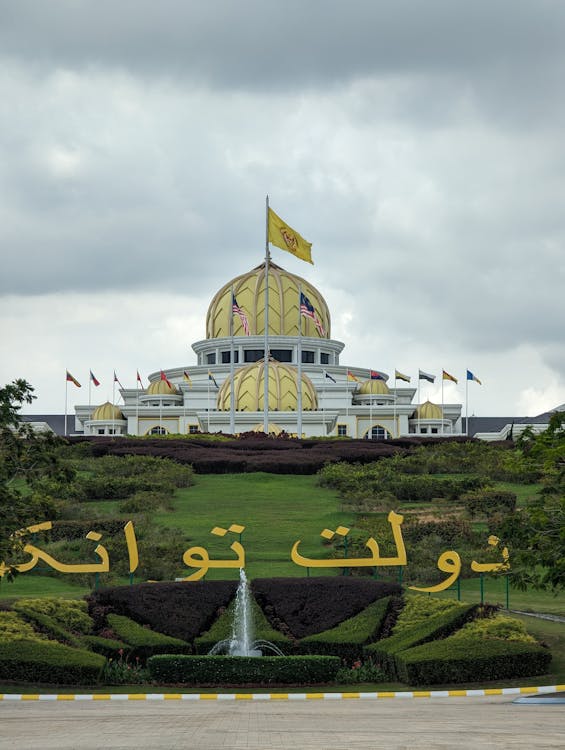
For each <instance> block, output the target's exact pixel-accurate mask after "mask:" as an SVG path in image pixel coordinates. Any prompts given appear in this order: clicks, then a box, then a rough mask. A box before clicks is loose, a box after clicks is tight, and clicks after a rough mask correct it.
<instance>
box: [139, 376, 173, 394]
mask: <svg viewBox="0 0 565 750" xmlns="http://www.w3.org/2000/svg"><path fill="white" fill-rule="evenodd" d="M145 392H146V393H147V394H148V395H149V396H177V395H178V390H177V389H176V388H175V386H174V385H173V384H172V383H168V382H167V381H166V380H161V379H159V380H154V381H153V382H152V383H149V385H148V386H147V390H146V391H145Z"/></svg>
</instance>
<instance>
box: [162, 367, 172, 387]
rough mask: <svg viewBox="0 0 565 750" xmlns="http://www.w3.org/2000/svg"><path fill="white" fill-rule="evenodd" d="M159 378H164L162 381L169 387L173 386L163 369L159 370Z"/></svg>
mask: <svg viewBox="0 0 565 750" xmlns="http://www.w3.org/2000/svg"><path fill="white" fill-rule="evenodd" d="M161 380H164V381H165V383H166V384H167V385H168V386H169V388H173V384H172V383H171V381H170V380H169V379H168V378H167V376H166V375H165V373H164V372H163V370H161Z"/></svg>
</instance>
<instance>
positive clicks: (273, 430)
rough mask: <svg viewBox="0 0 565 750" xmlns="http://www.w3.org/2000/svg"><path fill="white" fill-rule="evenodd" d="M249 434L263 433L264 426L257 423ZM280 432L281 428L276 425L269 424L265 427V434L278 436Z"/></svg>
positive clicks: (261, 423)
mask: <svg viewBox="0 0 565 750" xmlns="http://www.w3.org/2000/svg"><path fill="white" fill-rule="evenodd" d="M251 432H265V425H264V424H263V422H259V424H256V425H255V427H252V428H251ZM281 432H282V427H279V426H278V424H274V423H273V422H269V424H268V425H267V433H268V434H269V435H280V434H281Z"/></svg>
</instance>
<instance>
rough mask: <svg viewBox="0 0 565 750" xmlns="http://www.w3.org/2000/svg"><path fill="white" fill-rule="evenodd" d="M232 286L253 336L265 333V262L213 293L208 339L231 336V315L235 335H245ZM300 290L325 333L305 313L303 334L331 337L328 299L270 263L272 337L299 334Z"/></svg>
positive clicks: (207, 317)
mask: <svg viewBox="0 0 565 750" xmlns="http://www.w3.org/2000/svg"><path fill="white" fill-rule="evenodd" d="M232 289H233V293H234V296H235V298H236V299H237V304H238V305H239V306H240V307H241V309H242V310H243V312H244V313H245V315H246V316H247V320H248V322H249V330H250V334H251V335H252V336H259V335H261V334H264V333H265V264H264V263H262V264H261V265H260V266H257V268H254V269H253V270H251V271H248V272H247V273H244V274H242V275H241V276H236V278H235V279H232V280H231V281H228V283H227V284H224V286H223V287H222V288H221V289H220V291H219V292H218V293H217V294H216V295H215V296H214V298H213V299H212V301H211V302H210V306H209V307H208V314H207V315H206V338H207V339H218V338H223V337H226V336H230V318H232V317H233V335H234V336H245V335H246V334H245V331H244V330H243V326H242V324H241V320H240V319H239V318H238V316H237V315H232V299H231V294H232ZM299 290H302V293H303V294H304V295H306V297H308V299H309V300H310V303H311V304H312V306H313V308H314V310H315V312H316V315H317V317H318V320H319V321H320V324H321V327H322V329H323V331H324V335H323V336H322V334H321V333H320V331H319V330H318V328H316V324H315V323H314V321H313V320H312V319H311V318H307V317H304V316H302V319H301V320H302V335H303V336H311V337H314V338H328V339H329V338H330V333H331V320H330V311H329V309H328V306H327V304H326V301H325V299H324V298H323V297H322V295H321V294H320V292H319V291H318V290H317V289H316V287H314V286H313V285H312V284H310V282H308V281H306V280H305V279H303V278H301V277H300V276H296V275H295V274H293V273H289V272H288V271H285V270H284V268H280V266H277V265H276V264H275V263H269V333H271V334H272V335H273V336H298V308H299V299H298V297H299Z"/></svg>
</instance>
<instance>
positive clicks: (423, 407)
mask: <svg viewBox="0 0 565 750" xmlns="http://www.w3.org/2000/svg"><path fill="white" fill-rule="evenodd" d="M415 414H416V417H417V418H418V419H442V418H443V415H442V413H441V406H438V405H437V404H432V402H431V401H425V402H424V403H423V404H420V406H418V408H417V409H416V412H415Z"/></svg>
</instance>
